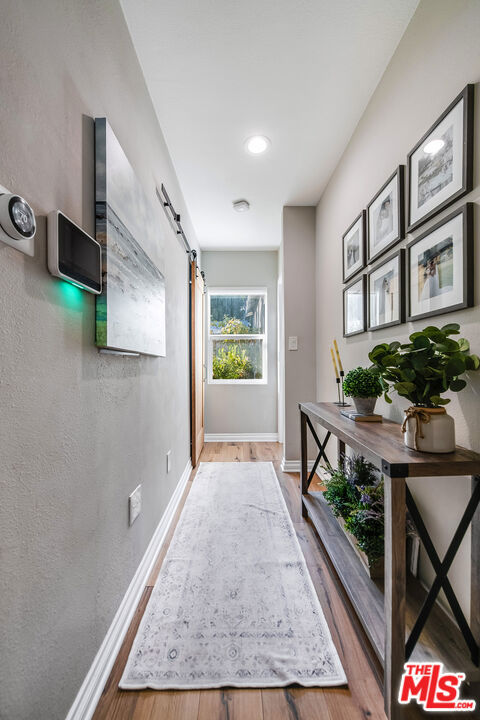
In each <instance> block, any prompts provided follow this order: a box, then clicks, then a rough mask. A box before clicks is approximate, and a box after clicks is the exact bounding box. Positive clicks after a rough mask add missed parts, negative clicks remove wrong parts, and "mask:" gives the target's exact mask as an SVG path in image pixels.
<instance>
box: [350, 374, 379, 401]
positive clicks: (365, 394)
mask: <svg viewBox="0 0 480 720" xmlns="http://www.w3.org/2000/svg"><path fill="white" fill-rule="evenodd" d="M343 391H344V393H345V395H346V396H347V397H358V398H373V397H375V398H377V397H380V395H381V394H382V393H383V388H382V385H381V383H380V380H379V377H378V375H377V374H375V373H373V372H372V371H371V370H370V369H369V368H362V367H357V368H355V370H349V371H348V373H347V374H346V375H345V380H344V381H343Z"/></svg>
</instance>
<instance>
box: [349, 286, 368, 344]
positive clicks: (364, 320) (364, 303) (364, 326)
mask: <svg viewBox="0 0 480 720" xmlns="http://www.w3.org/2000/svg"><path fill="white" fill-rule="evenodd" d="M358 283H361V284H362V293H363V298H362V314H363V317H362V329H361V330H355V331H354V332H349V333H347V332H346V323H345V296H346V294H347V292H348V291H349V290H350V288H351V287H353V286H354V285H357V284H358ZM366 329H367V275H366V273H364V274H363V275H360V276H358V277H356V278H355V280H353V281H352V282H351V283H349V284H348V285H346V286H345V287H344V288H343V337H345V338H347V337H353V336H354V335H360V334H361V333H364V332H365V331H366Z"/></svg>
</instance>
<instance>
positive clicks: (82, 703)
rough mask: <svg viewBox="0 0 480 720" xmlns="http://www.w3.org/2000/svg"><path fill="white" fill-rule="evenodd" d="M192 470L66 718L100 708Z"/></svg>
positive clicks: (76, 719)
mask: <svg viewBox="0 0 480 720" xmlns="http://www.w3.org/2000/svg"><path fill="white" fill-rule="evenodd" d="M191 472H192V464H191V462H190V460H189V461H188V463H187V464H186V466H185V469H184V471H183V473H182V477H181V478H180V480H179V482H178V485H177V487H176V488H175V490H174V491H173V495H172V497H171V498H170V501H169V503H168V505H167V507H166V509H165V512H164V513H163V515H162V517H161V519H160V522H159V524H158V526H157V529H156V530H155V532H154V534H153V537H152V539H151V540H150V543H149V545H148V547H147V549H146V551H145V554H144V556H143V558H142V559H141V561H140V565H139V566H138V568H137V570H136V572H135V575H134V576H133V579H132V581H131V583H130V585H129V586H128V589H127V592H126V593H125V595H124V597H123V599H122V601H121V603H120V607H119V608H118V610H117V612H116V614H115V617H114V618H113V621H112V624H111V625H110V627H109V628H108V630H107V634H106V635H105V637H104V639H103V642H102V644H101V645H100V648H99V650H98V652H97V654H96V656H95V659H94V661H93V663H92V665H91V667H90V669H89V671H88V673H87V675H86V677H85V680H84V681H83V683H82V686H81V688H80V690H79V691H78V693H77V697H76V698H75V700H74V701H73V705H72V706H71V708H70V710H69V712H68V715H67V717H66V720H90V718H91V717H92V715H93V713H94V712H95V708H96V707H97V704H98V701H99V699H100V695H101V694H102V691H103V688H104V687H105V683H106V682H107V680H108V676H109V675H110V672H111V669H112V667H113V664H114V662H115V660H116V657H117V655H118V653H119V651H120V647H121V645H122V642H123V639H124V637H125V635H126V632H127V630H128V628H129V625H130V623H131V621H132V618H133V615H134V613H135V610H136V609H137V605H138V603H139V601H140V598H141V595H142V593H143V590H144V588H145V585H146V583H147V581H148V578H149V575H150V573H151V571H152V569H153V566H154V564H155V561H156V559H157V556H158V553H159V551H160V548H161V547H162V544H163V542H164V540H165V537H166V535H167V532H168V529H169V527H170V525H171V522H172V520H173V518H174V516H175V512H176V511H177V508H178V504H179V502H180V500H181V498H182V495H183V492H184V490H185V487H186V485H187V481H188V478H189V477H190V473H191Z"/></svg>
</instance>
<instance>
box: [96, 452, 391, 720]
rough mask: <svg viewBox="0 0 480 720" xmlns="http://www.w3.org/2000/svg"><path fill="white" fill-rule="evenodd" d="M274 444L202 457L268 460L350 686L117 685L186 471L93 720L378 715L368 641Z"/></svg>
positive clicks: (331, 719)
mask: <svg viewBox="0 0 480 720" xmlns="http://www.w3.org/2000/svg"><path fill="white" fill-rule="evenodd" d="M281 459H282V452H281V445H280V444H279V443H260V442H259V443H253V442H249V443H247V442H246V443H221V442H209V443H206V444H205V446H204V449H203V452H202V455H201V458H200V461H201V462H232V461H238V462H256V461H271V462H273V464H274V466H275V471H276V473H277V477H278V479H279V482H280V486H281V489H282V492H283V495H284V498H285V501H286V503H287V507H288V510H289V513H290V516H291V518H292V521H293V523H294V526H295V529H296V531H297V537H298V539H299V540H300V545H301V548H302V551H303V553H304V555H305V559H306V561H307V565H308V568H309V570H310V574H311V577H312V580H313V583H314V585H315V589H316V591H317V594H318V597H319V599H320V603H321V605H322V608H323V611H324V613H325V616H326V618H327V621H328V624H329V627H330V630H331V633H332V636H333V640H334V642H335V646H336V648H337V651H338V653H339V655H340V658H341V661H342V664H343V666H344V668H345V672H346V674H347V677H348V682H349V687H348V688H301V687H294V686H289V687H286V688H263V689H234V688H226V689H223V690H194V691H161V692H159V691H151V690H142V691H139V692H137V691H122V690H119V689H118V682H119V679H120V677H121V675H122V672H123V668H124V665H125V662H126V660H127V657H128V654H129V651H130V647H131V645H132V642H133V639H134V637H135V634H136V630H137V628H138V624H139V622H140V620H141V617H142V614H143V612H144V610H145V607H146V604H147V602H148V599H149V597H150V594H151V592H152V589H153V586H154V584H155V582H156V578H157V576H158V572H159V569H160V566H161V564H162V561H163V558H164V557H165V553H166V551H167V548H168V545H169V542H170V540H171V537H172V535H173V532H174V530H175V526H176V524H177V521H178V517H179V515H180V512H181V509H182V507H183V505H184V502H185V499H186V497H187V495H188V492H189V489H190V487H191V482H194V481H195V474H196V471H194V472H193V473H192V476H191V478H190V482H189V483H188V488H187V490H186V491H185V493H184V496H183V498H182V502H181V504H180V506H179V508H178V510H177V513H176V517H175V520H174V522H173V523H172V527H171V529H170V531H169V534H168V537H167V540H166V542H165V543H164V546H163V547H162V550H161V552H160V555H159V557H158V560H157V562H156V565H155V569H154V571H153V572H152V574H151V577H150V578H149V581H148V583H147V585H146V587H145V590H144V593H143V596H142V600H141V602H140V605H139V607H138V609H137V612H136V614H135V618H134V620H133V622H132V624H131V626H130V629H129V631H128V633H127V636H126V639H125V641H124V643H123V646H122V649H121V651H120V653H119V656H118V658H117V660H116V662H115V665H114V667H113V670H112V673H111V675H110V678H109V680H108V683H107V685H106V687H105V690H104V692H103V694H102V696H101V698H100V701H99V703H98V706H97V710H96V712H95V714H94V716H93V720H126V719H127V718H128V720H154V718H161V719H162V720H262V719H263V720H360V719H361V718H371V719H372V720H382V719H383V718H385V715H384V712H383V697H382V693H381V690H380V686H379V684H378V682H377V680H376V677H377V672H378V668H377V667H375V665H372V660H371V657H370V656H369V655H368V654H367V652H368V651H367V650H366V648H367V647H368V641H367V640H366V638H365V636H364V635H363V634H362V633H361V631H360V630H359V628H358V625H356V624H354V621H353V619H352V618H353V611H352V610H351V609H350V608H349V607H347V606H346V605H345V602H347V601H345V602H344V601H343V600H342V595H341V594H340V591H339V589H338V586H337V585H336V583H335V580H334V579H333V576H332V571H331V570H330V568H329V566H328V565H327V562H326V560H325V558H324V557H323V555H322V552H321V551H320V548H319V541H318V538H317V537H316V534H315V530H314V529H313V526H312V525H311V523H310V522H308V521H305V519H304V518H302V516H301V512H300V490H299V476H298V474H296V473H283V472H282V471H281V469H280V463H281Z"/></svg>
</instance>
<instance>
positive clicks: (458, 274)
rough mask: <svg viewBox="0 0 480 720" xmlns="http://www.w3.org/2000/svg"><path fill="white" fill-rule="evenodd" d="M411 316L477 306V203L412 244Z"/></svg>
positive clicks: (427, 315) (409, 281)
mask: <svg viewBox="0 0 480 720" xmlns="http://www.w3.org/2000/svg"><path fill="white" fill-rule="evenodd" d="M407 250H408V259H407V263H408V276H409V279H408V305H409V310H408V319H409V320H414V319H416V318H424V317H429V316H433V315H442V314H443V313H447V312H452V311H453V310H460V309H462V308H466V307H471V306H472V305H473V205H472V204H471V203H467V204H466V205H464V206H463V207H462V208H460V209H459V210H457V211H455V212H454V213H452V214H451V215H449V216H448V217H447V218H445V219H444V220H442V222H441V223H438V224H437V225H435V226H434V227H432V228H431V229H430V230H428V231H427V232H425V233H423V234H422V235H420V236H419V237H418V238H416V239H415V240H414V241H413V242H411V243H410V244H409V245H408V248H407Z"/></svg>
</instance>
